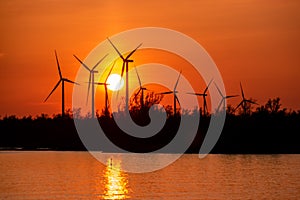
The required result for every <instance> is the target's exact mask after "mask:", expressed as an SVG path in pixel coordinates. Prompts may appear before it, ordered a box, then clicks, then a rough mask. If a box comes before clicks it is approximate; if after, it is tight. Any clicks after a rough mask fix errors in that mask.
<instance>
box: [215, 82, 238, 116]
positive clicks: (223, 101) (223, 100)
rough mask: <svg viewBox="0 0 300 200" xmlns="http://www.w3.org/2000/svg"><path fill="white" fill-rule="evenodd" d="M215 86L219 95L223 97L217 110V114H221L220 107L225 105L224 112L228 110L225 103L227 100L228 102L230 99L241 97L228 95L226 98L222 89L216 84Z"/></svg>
mask: <svg viewBox="0 0 300 200" xmlns="http://www.w3.org/2000/svg"><path fill="white" fill-rule="evenodd" d="M214 84H215V86H216V88H217V89H218V92H219V94H220V95H221V97H222V99H221V101H220V104H219V106H218V108H217V112H219V110H220V107H221V106H222V104H223V109H224V110H225V109H226V103H225V100H226V99H230V98H233V97H237V96H239V95H227V96H224V95H223V93H222V92H221V90H220V88H219V87H218V85H217V84H216V83H214Z"/></svg>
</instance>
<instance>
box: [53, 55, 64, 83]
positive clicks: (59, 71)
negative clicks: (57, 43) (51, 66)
mask: <svg viewBox="0 0 300 200" xmlns="http://www.w3.org/2000/svg"><path fill="white" fill-rule="evenodd" d="M54 52H55V58H56V64H57V68H58V73H59V77H60V79H62V74H61V70H60V66H59V62H58V58H57V53H56V50H55V51H54Z"/></svg>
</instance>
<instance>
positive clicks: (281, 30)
mask: <svg viewBox="0 0 300 200" xmlns="http://www.w3.org/2000/svg"><path fill="white" fill-rule="evenodd" d="M299 13H300V2H299V1H298V0H294V1H292V0H285V1H282V0H273V1H259V0H257V1H255V0H252V1H250V0H249V1H247V0H245V1H231V0H229V1H221V0H220V1H219V0H214V1H198V0H195V1H178V0H176V1H162V0H160V1H145V2H141V1H101V0H90V1H81V0H80V1H79V0H63V1H60V0H32V1H31V0H28V1H24V0H7V1H6V0H2V1H0V24H1V26H0V31H1V32H0V34H1V37H0V83H1V86H0V93H1V98H0V115H2V116H4V115H6V114H9V115H10V114H17V115H29V114H31V115H36V114H39V113H42V112H43V113H49V114H52V113H58V112H60V98H61V92H60V89H59V90H58V91H56V93H54V94H53V96H52V97H51V98H50V99H49V102H47V103H43V100H44V99H45V97H46V96H47V95H48V94H49V92H50V91H51V90H52V88H53V86H54V85H55V84H56V82H57V81H58V78H59V77H58V72H57V67H56V63H55V57H54V49H57V51H58V55H59V59H60V62H61V66H62V73H63V74H64V76H66V77H68V78H70V79H74V78H75V76H76V72H77V70H78V68H79V67H80V65H79V64H78V63H77V61H76V60H75V59H74V58H73V56H72V54H74V53H75V54H76V55H78V56H79V57H81V58H85V57H86V56H87V55H88V53H89V52H90V51H91V50H92V49H93V48H94V47H95V46H96V45H98V44H99V43H100V42H102V41H103V40H105V39H106V37H107V36H111V35H114V34H117V33H119V32H121V31H125V30H127V29H132V28H138V27H145V26H157V27H165V28H170V29H174V30H177V31H180V32H182V33H184V34H186V35H188V36H190V37H192V38H194V39H195V40H197V41H198V42H199V43H200V44H201V45H202V46H203V47H204V48H205V49H206V50H207V51H208V53H209V54H210V55H211V57H212V58H213V60H214V61H215V62H216V64H217V66H218V67H219V70H220V72H221V74H222V76H223V79H224V83H225V87H226V91H227V93H228V94H236V93H237V94H239V93H240V90H239V82H240V81H242V83H243V86H244V89H245V93H246V96H248V97H252V98H254V99H256V100H257V101H258V103H265V102H266V100H267V99H268V98H271V97H272V98H273V97H277V96H279V97H281V98H282V103H283V106H284V107H287V108H292V109H300V103H299V102H300V89H299V85H300V56H299V55H300V54H299V52H300V37H299V35H300V14H299ZM200 86H201V88H199V90H202V88H203V87H204V85H200ZM200 86H199V87H200ZM71 93H72V86H71V85H68V86H66V94H67V95H66V106H67V108H68V107H70V106H71V99H72V97H71ZM239 100H240V99H239V98H238V99H236V100H232V101H230V103H231V104H234V105H235V104H236V103H238V101H239Z"/></svg>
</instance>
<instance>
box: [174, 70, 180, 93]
mask: <svg viewBox="0 0 300 200" xmlns="http://www.w3.org/2000/svg"><path fill="white" fill-rule="evenodd" d="M181 73H182V70H180V73H179V75H178V78H177V81H176V83H175V87H174V91H175V90H176V88H177V85H178V82H179V78H180V76H181Z"/></svg>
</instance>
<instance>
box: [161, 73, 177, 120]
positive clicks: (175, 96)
mask: <svg viewBox="0 0 300 200" xmlns="http://www.w3.org/2000/svg"><path fill="white" fill-rule="evenodd" d="M180 76H181V71H180V73H179V75H178V78H177V81H176V83H175V86H174V89H173V91H168V92H161V93H160V94H173V95H174V116H175V115H176V113H177V112H176V111H177V110H176V101H177V102H178V104H179V106H180V103H179V100H178V98H177V95H176V93H178V91H177V90H176V88H177V85H178V82H179V78H180Z"/></svg>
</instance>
